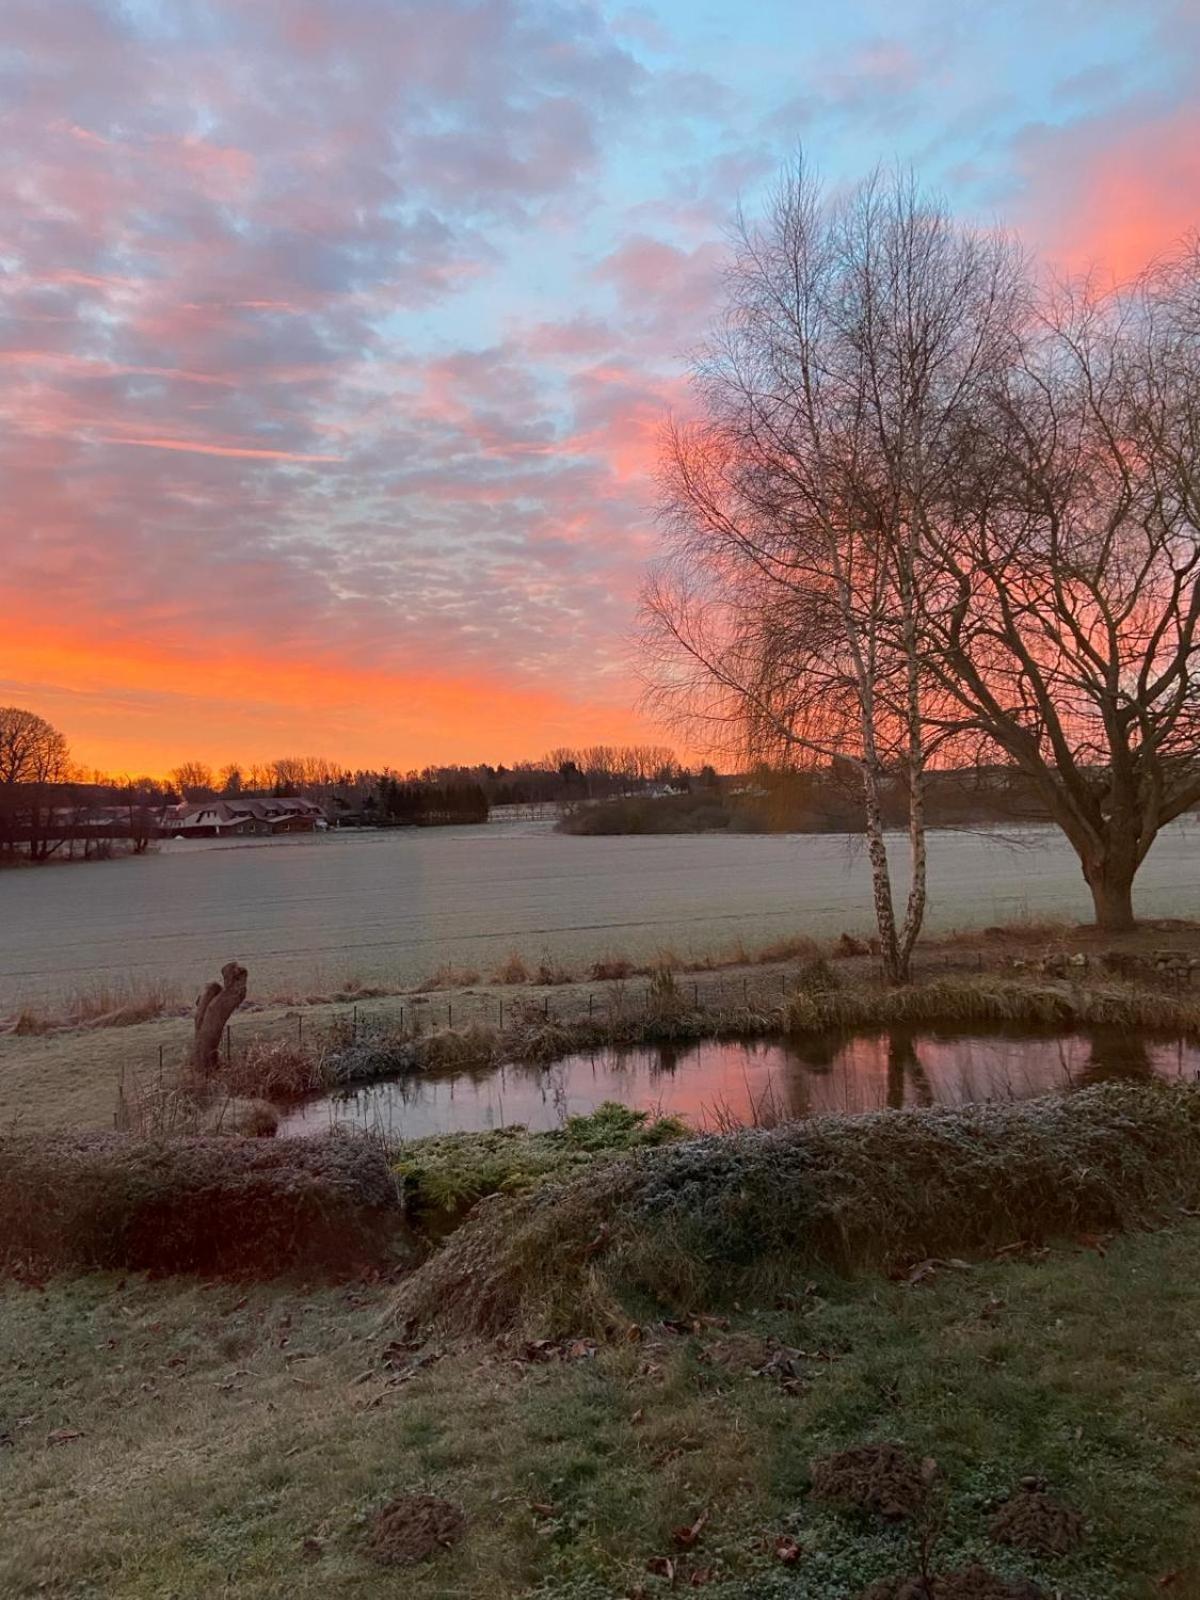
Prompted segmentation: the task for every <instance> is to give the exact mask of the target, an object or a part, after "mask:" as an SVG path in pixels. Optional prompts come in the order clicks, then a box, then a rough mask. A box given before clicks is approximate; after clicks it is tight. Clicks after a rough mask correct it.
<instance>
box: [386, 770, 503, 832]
mask: <svg viewBox="0 0 1200 1600" xmlns="http://www.w3.org/2000/svg"><path fill="white" fill-rule="evenodd" d="M488 811H489V807H488V798H487V795H486V794H485V793H484V792H483V788H482V786H481V785H480V784H478V783H444V784H442V783H398V782H397V781H396V779H395V778H388V779H386V780H385V781H384V783H383V784H382V785H381V787H380V791H379V804H378V807H377V816H376V821H377V822H378V823H379V824H381V825H383V826H392V827H423V828H428V827H439V826H441V827H445V826H448V825H451V824H454V823H460V824H461V823H467V822H486V821H487V819H488Z"/></svg>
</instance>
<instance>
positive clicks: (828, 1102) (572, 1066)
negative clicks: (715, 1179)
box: [280, 1029, 1200, 1138]
mask: <svg viewBox="0 0 1200 1600" xmlns="http://www.w3.org/2000/svg"><path fill="white" fill-rule="evenodd" d="M1151 1075H1157V1076H1160V1077H1184V1078H1189V1079H1191V1078H1195V1077H1198V1076H1200V1050H1198V1049H1197V1048H1196V1047H1194V1046H1192V1045H1188V1044H1183V1043H1181V1042H1179V1041H1177V1040H1176V1041H1162V1040H1153V1039H1149V1040H1148V1039H1146V1037H1145V1036H1144V1035H1138V1036H1136V1037H1131V1036H1130V1035H1128V1034H1119V1033H1117V1032H1115V1031H1113V1030H1110V1029H1097V1030H1094V1031H1093V1032H1090V1033H1077V1034H1062V1035H1057V1036H1055V1035H1045V1034H1043V1035H1037V1036H1030V1035H1024V1036H1021V1035H1017V1034H1007V1035H1005V1034H988V1035H965V1036H958V1037H942V1036H935V1035H932V1034H915V1033H912V1032H909V1031H907V1030H897V1031H896V1032H894V1033H876V1034H850V1035H847V1034H839V1035H828V1034H825V1035H820V1036H816V1037H814V1036H812V1035H808V1036H805V1037H803V1038H800V1037H797V1038H787V1039H784V1038H779V1039H770V1040H759V1041H745V1040H737V1041H723V1040H707V1041H705V1042H703V1043H701V1044H690V1045H678V1044H670V1045H660V1046H658V1047H656V1048H648V1047H638V1048H629V1049H620V1050H601V1051H597V1052H595V1053H594V1054H588V1055H578V1056H571V1057H568V1058H567V1059H566V1060H564V1061H560V1062H557V1063H555V1064H554V1065H553V1066H550V1067H541V1066H537V1067H535V1066H508V1067H501V1068H497V1069H489V1070H486V1071H474V1072H428V1073H411V1074H409V1075H408V1076H406V1077H403V1078H397V1079H394V1080H391V1081H388V1082H383V1083H374V1084H369V1085H365V1086H364V1087H363V1088H361V1089H358V1090H355V1091H353V1092H351V1093H347V1094H343V1095H339V1096H335V1097H329V1098H322V1099H319V1100H316V1101H313V1102H309V1103H307V1104H305V1105H303V1106H301V1107H299V1108H297V1109H296V1110H294V1111H292V1112H291V1113H289V1115H288V1116H287V1117H285V1119H284V1121H283V1124H282V1126H281V1128H280V1132H281V1133H284V1134H296V1133H319V1132H322V1131H323V1130H324V1129H326V1128H328V1126H329V1125H330V1122H331V1121H334V1122H346V1123H352V1124H355V1125H357V1126H361V1127H367V1128H373V1129H377V1130H379V1131H382V1132H385V1133H388V1134H390V1135H392V1136H394V1137H397V1138H400V1137H403V1138H421V1137H422V1136H424V1135H426V1134H431V1133H452V1132H472V1131H478V1130H486V1129H491V1128H502V1127H511V1126H513V1125H514V1124H521V1125H523V1126H525V1127H530V1128H555V1127H558V1126H560V1125H561V1123H562V1122H563V1120H564V1118H565V1117H567V1116H573V1115H577V1114H580V1113H585V1112H588V1111H593V1110H595V1108H596V1107H597V1106H598V1105H600V1104H601V1103H602V1102H603V1101H605V1100H616V1101H619V1102H620V1103H621V1104H623V1105H629V1106H634V1107H637V1108H638V1109H640V1110H644V1111H650V1112H654V1113H670V1114H673V1115H676V1116H681V1117H684V1118H686V1119H687V1120H688V1121H689V1122H690V1123H691V1124H692V1125H693V1126H694V1127H697V1128H704V1127H709V1128H712V1127H727V1126H730V1125H733V1124H737V1123H741V1124H743V1125H752V1124H756V1123H757V1124H763V1123H771V1122H775V1121H778V1120H780V1119H781V1118H789V1117H805V1116H810V1115H818V1114H821V1113H823V1112H851V1113H854V1112H862V1111H875V1110H879V1109H882V1108H883V1107H892V1108H895V1109H899V1108H900V1107H902V1106H928V1105H956V1104H963V1103H965V1102H968V1101H982V1100H1017V1099H1024V1098H1026V1097H1028V1096H1029V1095H1032V1094H1041V1093H1045V1092H1047V1091H1049V1090H1057V1089H1069V1088H1075V1087H1078V1086H1080V1085H1081V1084H1086V1083H1095V1082H1099V1081H1101V1080H1104V1079H1109V1078H1114V1077H1124V1078H1134V1079H1138V1078H1143V1079H1144V1078H1146V1077H1149V1076H1151Z"/></svg>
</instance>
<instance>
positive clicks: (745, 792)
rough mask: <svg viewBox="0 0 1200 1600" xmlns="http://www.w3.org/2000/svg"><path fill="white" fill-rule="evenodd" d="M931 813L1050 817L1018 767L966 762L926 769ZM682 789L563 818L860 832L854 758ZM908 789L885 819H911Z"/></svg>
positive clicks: (889, 795)
mask: <svg viewBox="0 0 1200 1600" xmlns="http://www.w3.org/2000/svg"><path fill="white" fill-rule="evenodd" d="M927 785H928V787H927V795H926V817H927V823H928V826H930V827H934V828H951V827H973V826H977V827H984V826H999V825H1003V824H1006V823H1007V824H1010V825H1012V826H1020V825H1022V824H1027V823H1044V822H1049V821H1050V820H1051V817H1050V813H1049V811H1048V809H1047V807H1046V805H1045V802H1044V800H1043V798H1042V796H1041V795H1040V793H1039V792H1038V790H1037V789H1036V787H1035V786H1034V784H1033V783H1032V782H1031V780H1030V779H1029V778H1028V777H1027V776H1025V775H1024V774H1022V773H1020V772H1019V771H1017V769H1015V768H1012V767H985V768H963V769H955V770H947V771H944V772H931V773H929V774H928V777H927ZM680 786H681V787H682V789H683V792H682V793H668V794H660V795H635V796H630V797H628V798H617V799H610V800H604V801H594V800H588V801H582V802H579V803H577V804H571V805H568V806H567V808H566V809H565V811H564V814H563V817H562V820H561V822H560V824H559V827H560V829H561V831H562V832H564V833H575V834H639V833H715V832H721V831H726V832H731V833H861V831H862V828H863V822H864V816H863V795H862V785H861V783H860V782H859V781H858V776H857V772H856V770H855V769H854V768H852V767H851V765H850V763H848V762H846V763H839V762H834V763H832V764H831V765H829V766H826V767H822V768H817V769H813V770H806V771H794V772H778V771H772V770H770V769H767V768H759V769H757V770H756V771H755V772H753V773H751V774H749V775H746V776H736V777H724V778H722V777H718V776H717V774H716V773H715V772H713V770H712V769H711V768H707V769H703V771H702V774H701V775H699V776H696V777H690V776H689V777H685V778H684V779H682V780H681V783H680ZM907 801H908V796H907V790H906V787H905V786H904V784H903V783H902V782H901V781H900V780H899V779H896V780H894V781H892V782H890V783H886V784H884V786H883V789H882V793H881V804H882V811H883V821H884V826H885V827H888V828H903V827H906V826H907Z"/></svg>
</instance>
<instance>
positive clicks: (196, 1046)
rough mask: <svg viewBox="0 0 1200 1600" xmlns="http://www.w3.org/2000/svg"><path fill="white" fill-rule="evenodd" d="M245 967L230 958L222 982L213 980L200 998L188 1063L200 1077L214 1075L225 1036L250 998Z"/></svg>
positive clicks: (197, 1003) (223, 968) (197, 1004)
mask: <svg viewBox="0 0 1200 1600" xmlns="http://www.w3.org/2000/svg"><path fill="white" fill-rule="evenodd" d="M247 976H248V974H247V972H246V969H245V967H242V966H239V965H238V963H237V962H236V961H228V962H226V964H225V965H224V966H223V967H222V968H221V979H222V981H221V982H220V983H210V984H207V985H206V986H205V989H204V992H203V993H202V994H201V995H200V996H199V997H198V998H197V1000H196V1021H195V1027H196V1035H195V1038H194V1039H193V1041H192V1053H191V1056H190V1057H189V1058H188V1065H189V1067H190V1068H191V1070H192V1071H193V1073H195V1074H197V1075H198V1076H199V1077H202V1078H207V1077H211V1075H212V1074H213V1072H215V1071H216V1068H217V1064H218V1062H219V1060H220V1051H221V1035H222V1034H223V1033H224V1032H225V1027H226V1024H227V1023H228V1021H229V1019H230V1017H231V1016H232V1015H233V1013H234V1012H235V1011H236V1010H237V1008H238V1007H239V1006H240V1005H241V1003H242V1001H243V1000H244V999H245V998H246V978H247Z"/></svg>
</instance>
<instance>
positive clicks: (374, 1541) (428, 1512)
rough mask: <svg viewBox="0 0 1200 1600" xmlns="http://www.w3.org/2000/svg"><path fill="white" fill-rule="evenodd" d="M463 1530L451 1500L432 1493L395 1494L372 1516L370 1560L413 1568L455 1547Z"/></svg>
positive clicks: (463, 1523) (463, 1521)
mask: <svg viewBox="0 0 1200 1600" xmlns="http://www.w3.org/2000/svg"><path fill="white" fill-rule="evenodd" d="M466 1527H467V1519H466V1517H465V1516H464V1515H463V1510H462V1507H461V1506H456V1505H454V1504H453V1502H452V1501H450V1500H439V1499H438V1498H437V1496H436V1495H432V1494H402V1495H398V1496H397V1497H396V1499H395V1500H392V1501H389V1503H388V1504H387V1505H386V1506H384V1508H383V1510H382V1511H380V1512H379V1513H378V1514H377V1515H376V1517H375V1520H374V1523H373V1524H372V1527H371V1537H370V1546H369V1547H370V1552H371V1557H372V1559H373V1560H375V1561H378V1562H380V1563H381V1564H382V1565H383V1566H388V1567H406V1566H412V1565H413V1564H414V1563H415V1562H417V1561H427V1560H428V1559H429V1557H430V1556H435V1555H437V1553H438V1551H439V1550H448V1549H449V1548H450V1546H451V1545H454V1544H457V1543H458V1541H459V1540H460V1539H461V1538H462V1536H463V1534H464V1533H465V1532H466Z"/></svg>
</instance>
